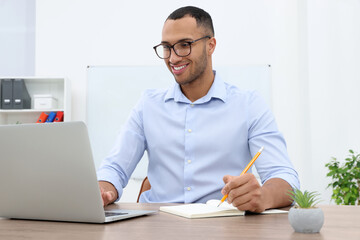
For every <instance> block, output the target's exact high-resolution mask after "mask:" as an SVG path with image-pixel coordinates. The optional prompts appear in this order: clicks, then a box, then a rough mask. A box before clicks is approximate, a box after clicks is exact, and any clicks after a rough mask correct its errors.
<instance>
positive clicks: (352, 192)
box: [325, 149, 360, 205]
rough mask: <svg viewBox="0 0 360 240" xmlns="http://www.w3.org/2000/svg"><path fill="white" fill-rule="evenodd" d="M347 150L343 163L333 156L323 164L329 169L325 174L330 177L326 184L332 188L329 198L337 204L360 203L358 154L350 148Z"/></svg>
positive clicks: (359, 161) (359, 164)
mask: <svg viewBox="0 0 360 240" xmlns="http://www.w3.org/2000/svg"><path fill="white" fill-rule="evenodd" d="M349 152H350V155H349V157H348V158H346V159H345V162H344V164H343V165H340V162H339V161H337V159H336V158H334V157H332V158H331V161H330V162H329V163H327V164H326V165H325V167H327V168H328V169H329V172H328V174H327V175H326V176H327V177H331V179H332V182H331V183H330V184H329V185H328V187H332V190H333V193H332V195H331V199H333V200H334V201H335V203H336V204H337V205H339V204H342V205H356V204H357V205H360V198H359V191H360V154H356V153H354V151H353V150H351V149H350V150H349Z"/></svg>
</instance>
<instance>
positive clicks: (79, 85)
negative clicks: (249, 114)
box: [0, 0, 360, 203]
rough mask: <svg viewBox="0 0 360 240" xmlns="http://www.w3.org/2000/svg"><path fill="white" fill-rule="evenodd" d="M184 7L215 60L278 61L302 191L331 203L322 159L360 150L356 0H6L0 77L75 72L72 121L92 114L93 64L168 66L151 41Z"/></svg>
mask: <svg viewBox="0 0 360 240" xmlns="http://www.w3.org/2000/svg"><path fill="white" fill-rule="evenodd" d="M185 5H195V6H199V7H202V8H204V9H205V10H206V11H208V12H209V13H210V14H211V15H212V17H213V21H214V27H215V34H216V38H217V48H216V51H215V54H214V57H213V58H214V66H216V65H243V64H245V65H248V64H271V66H272V77H271V78H272V83H271V84H272V86H271V91H272V109H273V112H274V114H275V117H276V119H277V122H278V126H279V128H280V130H281V131H282V132H283V134H284V136H285V138H286V140H287V145H288V151H289V154H290V157H291V159H292V161H293V163H294V165H295V168H296V169H297V171H298V173H299V176H300V181H301V184H302V189H307V190H311V191H314V190H317V191H319V192H320V193H321V194H322V198H323V200H324V202H323V203H329V201H330V195H331V191H330V190H329V189H326V186H327V184H328V183H329V181H330V179H329V178H326V172H327V170H326V168H325V167H324V165H325V163H326V162H328V161H329V160H330V158H331V157H332V156H335V157H338V158H339V159H343V158H345V157H346V156H347V151H348V149H350V148H351V149H354V150H355V151H357V152H360V124H359V123H360V109H359V107H358V105H359V103H360V94H359V89H360V81H359V80H360V44H359V42H360V1H359V0H346V1H344V0H290V1H289V0H270V1H269V0H255V1H250V0H229V1H225V2H219V1H216V0H206V1H200V0H198V1H185V0H183V1H166V0H159V1H145V0H142V1H122V0H52V1H46V0H0V52H1V58H0V75H2V76H31V75H37V76H66V77H68V78H69V79H70V81H71V85H72V119H73V120H82V121H86V97H87V96H86V94H87V92H86V89H87V88H86V84H87V76H86V67H87V66H88V65H93V66H99V65H126V66H159V65H163V64H164V63H163V62H162V61H161V60H159V59H158V58H157V57H156V56H155V54H154V52H153V49H152V47H153V46H154V45H156V44H157V43H159V42H160V40H161V29H162V25H163V22H164V20H165V19H166V17H167V16H168V14H169V13H170V12H171V11H173V10H174V9H176V8H178V7H180V6H185ZM164 67H165V66H164ZM169 81H173V80H172V79H169ZM119 111H120V110H119ZM137 191H138V189H136V192H137Z"/></svg>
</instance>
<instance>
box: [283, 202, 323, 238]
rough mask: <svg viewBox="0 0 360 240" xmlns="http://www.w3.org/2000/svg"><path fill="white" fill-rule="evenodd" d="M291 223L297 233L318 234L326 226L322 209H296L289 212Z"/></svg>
mask: <svg viewBox="0 0 360 240" xmlns="http://www.w3.org/2000/svg"><path fill="white" fill-rule="evenodd" d="M288 217H289V222H290V224H291V226H292V227H293V228H294V230H295V232H300V233H318V232H319V231H320V229H321V227H322V226H323V224H324V213H323V211H322V210H321V208H295V207H292V208H290V210H289V216H288Z"/></svg>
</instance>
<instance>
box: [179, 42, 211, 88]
mask: <svg viewBox="0 0 360 240" xmlns="http://www.w3.org/2000/svg"><path fill="white" fill-rule="evenodd" d="M207 64H208V59H207V55H206V47H204V49H203V54H202V55H201V56H200V57H199V58H198V59H196V60H195V61H193V62H192V65H194V66H195V67H196V68H195V69H194V70H193V71H191V72H190V75H189V76H188V77H187V78H186V79H185V80H180V79H177V78H176V76H175V74H173V76H174V78H175V81H176V82H177V83H178V84H179V85H186V84H190V83H192V82H195V81H196V80H197V79H199V78H200V77H201V76H202V75H203V74H204V72H205V70H206V67H207ZM190 70H191V69H190Z"/></svg>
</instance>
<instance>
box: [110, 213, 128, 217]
mask: <svg viewBox="0 0 360 240" xmlns="http://www.w3.org/2000/svg"><path fill="white" fill-rule="evenodd" d="M126 214H128V213H126V212H105V217H112V216H119V215H126Z"/></svg>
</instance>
